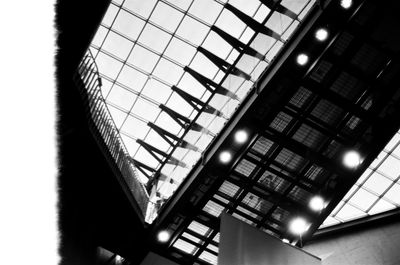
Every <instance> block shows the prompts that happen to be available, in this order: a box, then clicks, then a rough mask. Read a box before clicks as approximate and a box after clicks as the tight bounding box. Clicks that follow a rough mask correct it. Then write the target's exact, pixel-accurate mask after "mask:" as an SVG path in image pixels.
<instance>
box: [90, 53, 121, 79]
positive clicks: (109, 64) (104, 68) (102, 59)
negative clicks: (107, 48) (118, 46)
mask: <svg viewBox="0 0 400 265" xmlns="http://www.w3.org/2000/svg"><path fill="white" fill-rule="evenodd" d="M96 64H97V68H98V69H99V72H100V73H101V74H103V75H106V76H108V77H109V78H111V79H115V78H116V77H117V74H118V73H119V71H120V70H121V67H122V63H121V62H119V61H117V60H115V59H113V58H112V57H110V56H108V55H106V54H104V53H102V52H99V54H98V55H97V58H96Z"/></svg>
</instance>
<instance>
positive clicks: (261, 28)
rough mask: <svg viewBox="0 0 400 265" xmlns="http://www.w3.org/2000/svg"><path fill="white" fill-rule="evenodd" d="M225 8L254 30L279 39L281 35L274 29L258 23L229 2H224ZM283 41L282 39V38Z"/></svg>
mask: <svg viewBox="0 0 400 265" xmlns="http://www.w3.org/2000/svg"><path fill="white" fill-rule="evenodd" d="M225 8H226V9H228V10H229V11H231V12H232V13H233V14H234V15H235V16H237V17H238V18H239V19H240V20H242V21H243V23H245V24H246V25H247V26H249V27H250V28H251V29H252V30H254V31H255V32H261V33H263V34H265V35H267V36H270V37H272V38H274V39H276V40H281V36H280V35H279V34H278V33H276V32H275V31H273V30H271V29H269V28H267V27H266V26H264V25H263V24H261V23H259V22H258V21H257V20H254V19H253V18H252V17H250V16H248V15H246V14H245V13H243V12H242V11H240V10H239V9H237V8H236V7H234V6H232V5H231V4H225ZM282 42H283V40H282Z"/></svg>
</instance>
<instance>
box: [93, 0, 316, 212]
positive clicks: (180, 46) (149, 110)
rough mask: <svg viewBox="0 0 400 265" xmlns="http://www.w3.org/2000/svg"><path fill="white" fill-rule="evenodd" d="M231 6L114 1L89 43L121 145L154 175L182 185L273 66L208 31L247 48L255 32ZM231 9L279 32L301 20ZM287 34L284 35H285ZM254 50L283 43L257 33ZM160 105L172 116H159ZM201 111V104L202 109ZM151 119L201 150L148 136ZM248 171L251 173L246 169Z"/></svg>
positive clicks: (254, 5) (304, 0)
mask: <svg viewBox="0 0 400 265" xmlns="http://www.w3.org/2000/svg"><path fill="white" fill-rule="evenodd" d="M226 2H228V1H220V0H194V1H190V0H147V1H140V0H126V1H113V2H112V3H111V4H110V9H109V10H108V11H107V14H106V15H105V17H104V19H103V21H102V24H101V26H100V27H99V29H98V32H97V33H96V34H95V37H94V39H93V41H92V43H91V48H90V49H91V50H92V51H94V52H96V49H98V50H99V52H98V53H97V52H96V57H95V61H96V64H97V65H98V69H99V72H100V75H101V77H102V79H103V87H102V88H101V89H102V94H103V95H104V97H105V98H106V103H107V105H108V107H109V109H110V113H111V115H112V117H113V119H115V123H116V126H117V127H118V129H121V132H120V133H121V135H122V136H123V137H122V138H123V141H126V143H125V144H126V145H127V149H128V152H129V155H130V156H132V157H133V158H134V159H137V160H138V161H141V162H144V163H146V164H147V165H149V166H151V167H153V169H158V170H160V171H161V172H162V173H164V174H166V175H167V176H168V178H172V179H174V180H175V181H176V182H177V183H180V182H181V181H182V180H183V179H184V178H185V177H186V175H187V174H188V173H189V171H190V168H191V167H192V166H193V165H195V164H196V163H197V162H198V160H199V159H200V157H201V152H203V151H204V150H206V149H207V147H208V146H209V144H210V143H211V141H212V140H213V138H214V137H215V136H216V135H217V134H218V133H219V132H220V131H221V129H222V127H223V126H224V124H225V123H226V121H227V119H228V118H229V117H231V115H232V114H233V113H234V112H235V110H236V109H237V106H238V105H239V104H240V103H241V101H242V100H243V99H244V98H245V97H246V95H247V94H248V93H249V92H250V91H251V89H252V86H253V84H254V82H255V81H256V80H257V78H258V77H259V76H260V74H261V73H262V72H263V71H264V70H265V68H266V67H268V65H269V62H268V61H260V60H259V59H256V58H253V57H251V56H249V55H244V54H242V52H239V50H240V49H239V50H238V49H237V48H233V47H232V46H231V44H229V43H228V42H227V41H225V40H224V39H223V38H222V37H221V36H220V35H219V34H217V33H215V31H214V30H210V27H211V26H213V25H215V26H217V27H218V28H220V29H222V30H223V31H224V32H225V33H227V34H229V35H231V36H232V37H234V38H236V39H238V40H240V41H241V42H243V43H244V44H247V43H248V42H249V41H250V40H251V39H253V38H254V34H255V32H254V31H253V30H252V29H251V28H250V27H248V26H247V25H246V24H245V23H244V22H243V21H242V20H241V19H239V18H238V17H237V16H236V15H235V14H234V13H232V12H231V11H229V10H227V9H225V7H224V4H223V3H226ZM295 2H296V3H293V0H292V1H286V3H285V5H286V6H287V7H289V8H290V9H291V10H292V11H295V13H299V12H301V9H302V8H303V6H305V5H306V4H308V3H309V2H311V3H314V2H315V1H314V0H310V1H308V0H300V1H298V0H296V1H295ZM229 3H230V4H231V5H232V6H234V7H235V8H237V9H239V10H240V11H241V12H243V13H245V14H247V15H248V16H250V17H252V18H253V19H255V20H256V21H258V22H259V23H263V24H265V25H272V27H274V30H276V31H278V32H280V33H283V32H284V30H285V29H286V28H287V27H291V29H292V30H294V29H295V28H296V27H297V26H298V25H299V21H297V20H296V21H295V22H297V24H296V23H292V20H291V19H289V18H287V17H286V16H281V15H279V14H276V15H275V16H273V17H271V18H270V20H272V21H265V20H266V18H267V16H268V14H269V12H270V10H269V9H268V8H267V7H266V6H265V5H263V4H261V2H260V1H259V0H246V1H245V0H231V1H229ZM120 5H122V6H120ZM291 23H292V24H291ZM293 25H294V26H293ZM275 27H276V28H275ZM285 34H286V33H285ZM289 35H290V34H287V36H288V37H289ZM249 45H251V47H252V48H254V49H255V50H257V51H258V52H260V53H261V54H262V55H266V56H267V57H268V58H270V59H272V58H273V57H274V56H276V54H277V53H278V51H279V50H280V48H281V47H282V46H283V43H281V42H276V41H275V39H273V38H270V37H266V36H264V35H259V36H257V38H256V39H255V41H254V42H253V43H249ZM198 46H201V47H202V48H203V49H205V50H206V51H208V52H210V53H211V54H213V55H215V56H217V57H219V58H221V59H222V60H225V61H226V62H228V63H229V64H235V65H234V66H235V67H236V68H239V69H241V70H242V71H244V72H246V73H247V74H249V75H250V76H251V77H252V80H250V81H249V80H245V79H244V77H241V76H235V75H232V74H229V73H225V70H226V68H227V67H228V66H229V65H224V66H221V65H219V66H216V64H217V65H218V62H217V61H214V60H210V59H209V58H208V57H206V56H205V55H204V54H203V53H202V52H197V48H198ZM238 57H240V58H238ZM185 66H189V67H190V68H191V69H193V70H194V71H195V74H196V73H198V74H200V75H202V76H205V77H206V78H208V79H211V80H212V81H213V82H215V83H216V84H217V85H218V84H219V83H220V82H221V80H223V79H225V80H224V82H223V84H222V86H223V87H224V88H226V89H228V90H229V91H231V92H232V93H234V95H235V98H233V97H232V98H231V97H228V96H225V95H221V94H214V95H213V94H212V93H211V92H210V91H209V90H207V89H206V87H205V84H204V82H206V81H205V80H203V81H199V80H198V79H196V78H194V77H193V75H192V74H190V73H185V70H184V67H185ZM195 74H194V75H195ZM197 78H199V79H201V78H202V77H201V76H197ZM207 82H208V81H207ZM173 85H176V86H177V87H178V88H179V89H181V90H183V91H184V92H186V93H188V94H189V95H190V96H192V97H194V98H195V99H200V100H201V101H202V102H207V101H208V100H209V99H210V101H209V105H210V106H212V107H214V108H215V109H217V110H218V111H220V112H222V114H223V115H224V117H217V116H216V115H215V114H210V113H198V110H195V109H194V108H193V106H191V105H190V104H189V103H188V101H190V100H189V99H186V100H185V99H184V98H183V97H182V96H181V95H179V94H177V92H174V91H173V90H172V89H171V87H172V86H173ZM209 89H215V87H214V84H211V86H210V87H209ZM210 97H211V98H210ZM236 97H237V98H238V99H239V100H238V99H237V98H236ZM160 104H163V105H164V106H166V107H167V108H169V109H170V110H168V109H164V110H162V109H161V108H162V107H161V106H159V105H160ZM202 106H203V105H202V103H200V105H198V106H197V107H199V108H201V107H202ZM128 113H129V114H128ZM176 113H178V114H176ZM127 115H128V116H127ZM180 115H182V117H180ZM195 119H196V120H195ZM148 121H151V122H153V123H154V124H155V125H157V126H159V127H161V128H162V129H164V130H165V131H167V132H169V133H172V134H173V135H177V136H178V137H182V136H183V134H184V133H185V136H184V140H186V141H187V142H189V143H191V144H193V145H195V146H196V147H197V148H199V149H200V150H201V151H191V150H188V149H187V148H182V147H172V146H170V144H169V143H167V142H166V141H165V140H164V139H162V137H161V136H160V135H159V134H158V133H156V131H154V130H153V129H151V130H150V127H149V126H148V125H147V122H148ZM190 123H196V124H198V125H200V126H202V127H203V128H204V129H203V131H201V132H198V131H194V130H189V131H186V132H185V130H186V129H184V128H187V126H188V125H189V124H190ZM137 139H143V140H145V141H146V143H147V144H150V145H152V146H154V147H155V148H158V149H160V150H163V151H165V152H168V154H167V155H172V156H173V157H179V159H180V160H181V161H183V162H185V163H186V164H187V165H188V168H184V167H180V166H175V165H171V164H165V163H162V162H161V163H160V162H159V161H157V160H156V159H155V158H154V157H153V156H152V155H151V154H149V152H148V151H146V150H145V149H144V148H143V147H140V145H139V144H138V143H137V142H135V141H136V140H137ZM162 159H163V158H162ZM243 170H246V171H247V169H244V168H243ZM142 177H143V182H144V183H145V182H147V178H144V176H142ZM156 187H157V188H156V189H157V191H158V192H159V193H161V194H162V195H161V196H163V197H164V198H168V197H169V196H171V194H172V193H173V191H174V190H176V189H177V187H178V184H171V183H169V180H165V181H160V185H158V184H157V185H156ZM153 195H154V194H153ZM157 196H158V195H157ZM155 197H156V196H151V198H155ZM152 219H153V218H152Z"/></svg>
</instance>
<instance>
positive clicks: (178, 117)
mask: <svg viewBox="0 0 400 265" xmlns="http://www.w3.org/2000/svg"><path fill="white" fill-rule="evenodd" d="M159 108H160V109H161V110H163V111H164V112H165V113H166V114H168V115H169V116H170V117H171V118H172V119H173V120H174V121H175V122H176V123H178V124H179V125H180V126H181V127H182V128H183V129H186V128H188V127H189V125H190V123H191V120H189V118H187V117H185V116H183V115H182V114H179V113H178V112H176V111H174V110H172V109H170V108H168V107H167V106H165V105H163V104H160V105H159ZM190 129H191V130H193V131H197V132H202V133H206V134H208V135H213V133H212V132H211V131H210V130H208V129H206V128H204V127H203V126H201V125H199V124H197V123H193V124H192V126H191V127H190Z"/></svg>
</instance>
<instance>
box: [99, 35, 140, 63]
mask: <svg viewBox="0 0 400 265" xmlns="http://www.w3.org/2000/svg"><path fill="white" fill-rule="evenodd" d="M132 46H133V43H132V42H131V41H129V40H127V39H126V38H124V37H121V36H120V35H118V34H116V33H114V32H109V33H108V36H107V38H106V40H105V41H104V44H103V46H102V49H104V50H106V51H107V52H109V53H111V54H113V55H115V56H117V57H119V58H121V59H124V58H126V57H127V56H128V54H129V52H130V51H131V49H132Z"/></svg>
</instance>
